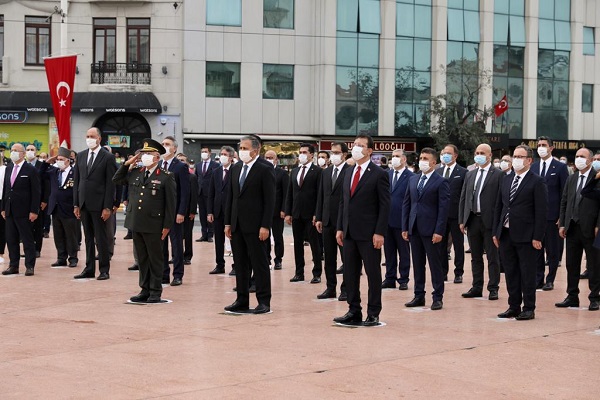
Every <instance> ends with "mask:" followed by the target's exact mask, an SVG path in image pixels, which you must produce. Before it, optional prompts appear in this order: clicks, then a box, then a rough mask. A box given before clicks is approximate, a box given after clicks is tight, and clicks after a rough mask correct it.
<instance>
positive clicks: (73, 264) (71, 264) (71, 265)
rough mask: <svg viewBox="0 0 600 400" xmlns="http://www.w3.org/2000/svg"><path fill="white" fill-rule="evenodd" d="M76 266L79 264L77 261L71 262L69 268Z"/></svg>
mask: <svg viewBox="0 0 600 400" xmlns="http://www.w3.org/2000/svg"><path fill="white" fill-rule="evenodd" d="M76 266H77V262H76V261H71V262H69V268H75V267H76Z"/></svg>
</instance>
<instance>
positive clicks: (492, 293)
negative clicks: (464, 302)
mask: <svg viewBox="0 0 600 400" xmlns="http://www.w3.org/2000/svg"><path fill="white" fill-rule="evenodd" d="M488 300H498V291H497V290H490V295H489V296H488Z"/></svg>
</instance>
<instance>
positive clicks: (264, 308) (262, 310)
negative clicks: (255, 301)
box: [254, 304, 271, 314]
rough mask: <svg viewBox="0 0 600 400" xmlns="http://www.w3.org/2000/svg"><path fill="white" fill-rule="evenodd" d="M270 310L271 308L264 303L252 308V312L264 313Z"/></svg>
mask: <svg viewBox="0 0 600 400" xmlns="http://www.w3.org/2000/svg"><path fill="white" fill-rule="evenodd" d="M269 311H271V308H270V307H269V306H267V305H265V304H259V305H257V306H256V308H255V309H254V314H266V313H268V312H269Z"/></svg>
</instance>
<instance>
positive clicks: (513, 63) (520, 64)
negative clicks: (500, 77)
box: [508, 47, 525, 78]
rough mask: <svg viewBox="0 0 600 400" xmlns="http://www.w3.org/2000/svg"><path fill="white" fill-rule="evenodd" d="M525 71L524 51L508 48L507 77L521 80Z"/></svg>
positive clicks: (519, 48) (517, 48)
mask: <svg viewBox="0 0 600 400" xmlns="http://www.w3.org/2000/svg"><path fill="white" fill-rule="evenodd" d="M524 70H525V49H523V48H522V47H510V48H509V50H508V76H511V77H514V78H522V77H523V71H524Z"/></svg>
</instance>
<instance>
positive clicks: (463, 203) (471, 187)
mask: <svg viewBox="0 0 600 400" xmlns="http://www.w3.org/2000/svg"><path fill="white" fill-rule="evenodd" d="M479 170H480V168H477V169H474V170H473V171H469V172H467V176H466V177H465V183H464V184H463V190H462V192H461V194H460V205H459V207H458V222H459V224H463V225H465V226H466V227H469V217H470V216H471V211H472V210H474V209H475V205H474V204H473V194H474V192H475V185H476V184H477V178H478V177H479ZM505 175H506V174H505V173H504V172H502V171H500V170H499V169H497V168H494V166H493V165H492V166H491V167H490V169H489V171H488V173H487V175H486V177H485V180H484V181H483V184H482V187H481V191H480V193H479V205H480V211H481V219H482V221H483V226H484V227H485V229H492V227H493V226H494V225H493V224H494V212H495V211H496V201H498V192H499V191H500V185H501V184H502V180H503V178H504V176H505Z"/></svg>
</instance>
